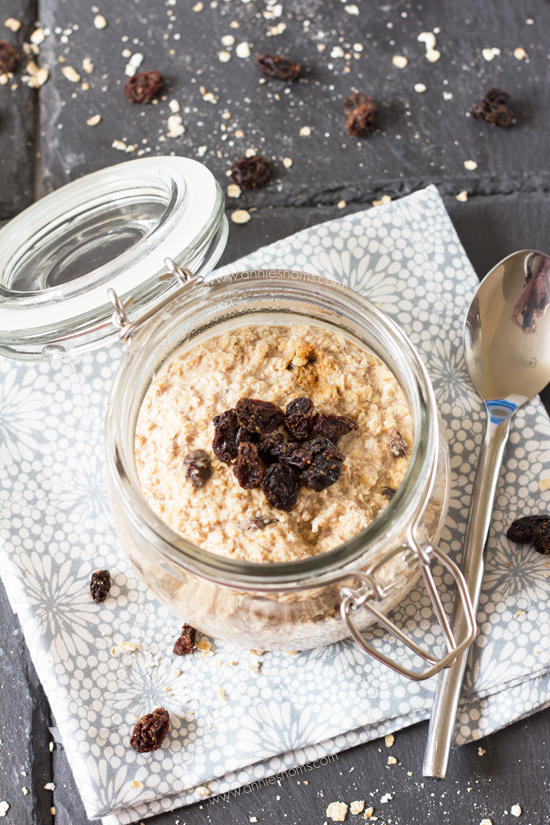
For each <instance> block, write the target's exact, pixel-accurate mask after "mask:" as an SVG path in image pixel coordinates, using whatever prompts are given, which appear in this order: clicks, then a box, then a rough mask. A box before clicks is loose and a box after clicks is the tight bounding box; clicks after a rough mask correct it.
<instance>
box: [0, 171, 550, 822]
mask: <svg viewBox="0 0 550 825" xmlns="http://www.w3.org/2000/svg"><path fill="white" fill-rule="evenodd" d="M266 266H268V267H274V268H284V269H300V270H305V271H308V272H313V273H317V274H319V275H323V276H328V277H331V278H335V279H336V280H338V281H342V282H343V283H345V284H347V285H348V286H350V287H352V288H353V289H355V290H358V291H359V292H361V293H362V294H363V295H365V296H367V297H368V298H370V299H371V300H372V301H374V302H375V303H376V304H378V305H380V306H381V307H382V308H383V309H384V310H385V311H386V312H387V313H388V314H389V315H391V316H392V317H393V318H394V319H395V320H396V321H397V322H398V323H399V324H400V325H401V326H402V327H403V328H404V329H405V330H406V332H407V333H408V335H409V336H410V338H411V340H412V342H413V344H415V345H416V347H417V348H418V350H419V352H420V354H421V356H422V358H423V359H424V361H425V363H426V365H427V367H428V370H429V373H430V376H431V378H432V381H433V384H434V388H435V393H436V396H437V400H438V403H439V408H440V410H441V413H442V416H443V419H444V422H445V427H446V431H447V436H448V439H449V442H450V446H451V455H452V499H451V505H450V510H449V516H448V519H447V524H446V527H445V529H444V533H443V537H442V540H441V545H442V547H443V549H444V550H446V551H448V552H449V553H450V554H451V556H452V557H453V558H454V559H455V560H459V559H460V555H461V547H462V541H463V536H464V531H465V524H466V519H467V514H468V506H469V501H470V495H471V490H472V481H473V477H474V471H475V466H476V460H477V455H478V452H479V446H480V444H481V440H482V435H483V422H484V413H483V409H482V404H481V402H480V400H479V398H478V397H477V395H476V394H475V392H474V391H473V389H472V388H471V385H470V382H469V379H468V375H467V372H466V369H465V365H464V361H463V357H462V349H461V338H462V323H463V318H464V314H465V311H466V308H467V306H468V304H469V301H470V298H471V296H472V293H473V292H474V290H475V288H476V286H477V278H476V275H475V273H474V271H473V269H472V266H471V264H470V263H469V261H468V259H467V257H466V254H465V252H464V250H463V248H462V246H461V244H460V242H459V240H458V237H457V235H456V233H455V230H454V228H453V226H452V224H451V221H450V220H449V217H448V215H447V212H446V210H445V207H444V206H443V203H442V201H441V199H440V197H439V195H438V193H437V190H436V189H435V188H434V187H432V186H431V187H428V188H427V189H425V190H423V191H421V192H416V193H415V194H413V195H409V196H408V197H405V198H403V199H402V200H399V201H396V202H393V203H390V204H387V205H384V206H379V207H376V208H374V209H371V210H369V211H367V212H360V213H357V214H355V215H351V216H349V217H345V218H342V219H339V220H335V221H331V222H329V223H326V224H322V225H320V226H315V227H313V228H311V229H307V230H305V231H303V232H299V233H298V234H296V235H293V236H292V237H289V238H286V239H284V240H282V241H279V242H277V243H275V244H272V245H271V246H268V247H265V248H264V249H261V250H258V251H257V252H255V253H254V254H252V255H249V256H247V257H246V258H244V259H242V260H240V261H238V262H237V263H235V265H234V266H231V267H227V268H225V269H224V270H223V271H219V272H218V274H225V273H226V272H229V271H232V270H233V271H235V270H237V269H238V270H246V269H258V268H261V267H266ZM121 352H122V350H121V346H120V345H111V346H108V347H104V348H103V349H99V350H97V351H96V352H94V353H92V354H88V355H85V356H81V357H78V358H75V359H71V360H68V361H64V362H54V363H40V364H26V363H18V362H14V361H9V360H5V359H2V360H0V439H1V446H0V507H1V525H0V528H1V533H0V570H1V575H2V579H3V581H4V584H5V585H6V588H7V591H8V594H9V597H10V600H11V604H12V606H13V608H14V610H15V611H16V612H17V614H18V616H19V618H20V620H21V624H22V626H23V630H24V633H25V638H26V641H27V644H28V646H29V648H30V651H31V654H32V657H33V660H34V663H35V665H36V669H37V671H38V673H39V675H40V678H41V679H42V682H43V684H44V688H45V690H46V693H47V695H48V698H49V701H50V703H51V706H52V710H53V713H54V715H55V718H56V721H57V725H58V729H59V732H60V736H61V739H62V742H63V746H64V747H65V749H66V751H67V754H68V758H69V760H70V762H71V765H72V768H73V770H74V774H75V777H76V781H77V783H78V786H79V788H80V791H81V794H82V797H83V800H84V804H85V807H86V811H87V813H88V816H89V817H91V818H92V819H93V818H101V817H103V819H104V823H106V825H107V824H108V825H121V823H130V822H135V821H136V820H138V819H143V818H145V817H147V816H149V815H152V814H154V813H158V812H160V811H164V810H170V809H173V808H176V807H179V806H181V805H185V804H189V803H190V802H194V801H197V800H198V799H200V798H201V794H205V793H210V794H211V795H213V794H219V793H224V792H227V791H229V790H230V789H233V788H236V787H240V786H243V785H245V784H247V783H251V782H253V781H255V780H258V779H259V778H262V777H266V776H269V775H272V774H275V773H277V772H280V771H284V770H287V769H290V768H293V767H296V766H298V765H302V764H305V763H307V762H311V761H314V760H316V759H320V758H323V757H326V756H327V755H329V754H332V753H335V752H337V751H340V750H343V749H345V748H348V747H351V746H352V745H357V744H359V743H360V742H365V741H367V740H369V739H374V738H376V737H379V736H382V735H384V734H386V733H389V732H391V731H395V730H397V729H399V728H402V727H405V726H407V725H410V724H412V723H414V722H417V721H419V720H421V719H426V718H427V717H428V716H429V712H430V706H431V702H432V697H433V691H434V686H435V679H432V680H431V681H429V682H425V683H420V684H417V683H411V682H409V681H407V680H405V679H404V678H402V677H399V676H397V675H396V674H394V673H392V672H391V671H389V670H387V669H386V668H384V667H383V666H381V665H379V664H377V663H376V662H374V661H371V660H370V659H368V658H366V657H365V656H364V655H363V654H362V653H361V652H360V651H359V650H358V649H357V648H356V647H355V646H354V645H353V644H352V643H351V642H348V641H346V642H341V643H339V644H336V645H332V646H329V647H325V648H320V649H317V650H311V651H307V652H303V653H300V654H297V655H289V654H285V653H266V654H265V655H263V656H262V657H261V659H262V664H261V667H260V670H259V673H255V672H254V670H253V669H250V668H249V667H248V665H249V664H251V663H253V662H255V661H256V660H257V659H258V657H257V656H255V655H253V654H252V653H250V652H249V651H248V650H243V649H240V648H237V647H234V646H232V645H230V644H227V643H221V642H217V641H215V640H212V642H213V648H214V654H213V655H211V656H203V655H201V653H200V652H195V653H194V654H193V655H192V656H185V657H175V656H173V655H172V646H173V643H174V638H175V637H176V636H177V635H178V634H179V630H180V623H179V622H178V620H177V619H175V618H174V617H173V616H172V615H171V614H170V613H169V612H168V610H167V609H166V608H165V607H163V606H161V605H160V604H159V603H158V602H157V601H156V599H155V598H154V597H153V596H152V595H151V594H150V593H149V592H148V591H147V589H146V588H145V587H144V585H143V584H142V583H141V581H140V580H139V579H138V577H137V575H136V574H135V573H134V571H133V568H132V567H131V566H130V564H129V562H128V561H127V559H126V557H125V555H124V553H123V552H122V550H121V549H120V547H119V545H118V542H117V539H116V536H115V533H114V529H113V523H112V519H111V515H110V512H109V504H108V499H107V490H106V481H105V466H104V457H103V456H104V446H103V421H104V414H105V408H106V402H107V395H108V392H109V388H110V385H111V381H112V378H113V375H114V373H115V370H116V368H117V364H118V362H119V359H120V356H121ZM549 477H550V421H549V419H548V416H547V415H546V413H545V411H544V409H543V407H542V404H541V402H540V401H539V400H538V399H537V400H535V401H534V402H532V403H531V404H529V405H527V406H526V407H525V408H523V409H521V410H519V412H518V413H517V414H516V417H515V419H514V424H513V430H512V434H511V438H510V444H509V446H508V449H507V452H506V457H505V466H504V468H503V471H502V473H501V477H500V482H499V488H498V495H497V502H496V509H495V513H494V518H493V529H492V532H491V538H490V542H489V556H488V563H487V573H486V576H485V581H484V586H483V592H482V595H481V601H480V608H479V612H478V622H479V627H480V633H479V636H478V638H477V640H476V642H475V645H474V647H473V650H472V654H471V667H470V668H469V671H468V675H467V677H466V684H465V697H464V698H463V700H462V702H461V707H460V712H459V717H458V722H457V726H456V729H455V741H456V743H457V744H461V743H463V742H467V741H469V740H472V739H476V738H478V737H481V736H484V735H485V734H487V733H490V732H491V731H494V730H497V729H498V728H500V727H502V726H504V725H507V724H509V723H510V722H512V721H514V720H516V719H518V718H521V717H522V716H526V715H527V714H529V713H532V712H533V711H534V710H537V709H539V708H541V707H544V706H546V705H548V704H550V680H549V678H548V674H549V670H550V607H549V603H550V602H549V596H550V579H549V576H550V564H549V562H548V561H547V560H546V559H545V557H544V556H540V555H538V554H537V553H535V552H534V551H533V550H532V549H531V548H529V547H522V548H520V547H518V546H516V545H514V544H511V543H510V542H509V541H508V540H507V539H506V536H505V531H506V525H507V524H509V523H510V522H511V521H512V520H513V519H514V518H516V517H519V516H521V515H527V514H529V513H538V512H543V511H545V510H546V511H548V510H549V508H550V483H548V481H547V482H546V483H545V481H544V480H545V479H547V480H548V478H549ZM98 568H107V569H109V570H111V572H112V575H113V588H112V590H111V595H110V597H109V598H108V599H107V601H106V602H105V603H104V604H103V605H97V604H94V603H93V602H92V601H91V599H90V596H89V581H90V576H91V573H92V572H93V570H95V569H98ZM435 572H436V578H437V580H438V582H440V583H441V579H442V577H443V571H442V569H441V568H439V569H437V568H436V570H435ZM450 598H451V596H450V595H448V596H447V599H450ZM430 616H431V614H430V610H429V608H428V601H427V596H426V597H425V596H424V591H423V590H422V589H421V588H420V587H419V588H418V589H417V590H414V591H413V592H412V593H411V594H410V595H409V597H408V598H407V599H406V600H405V601H404V602H403V603H402V604H401V605H400V607H399V609H398V610H397V612H396V615H395V618H396V621H397V622H398V623H399V622H406V621H407V620H408V619H410V618H411V617H413V618H414V621H415V622H417V623H418V626H419V628H420V629H421V631H422V633H423V634H426V636H425V638H428V639H429V640H431V641H432V642H434V643H435V642H437V639H438V631H437V629H436V625H435V623H434V624H433V627H432V626H430V625H431V621H432V620H431V618H430ZM373 632H374V633H375V635H377V636H378V637H379V642H378V643H380V640H382V642H383V644H384V650H385V651H386V652H392V653H393V655H395V656H398V657H401V658H402V661H404V662H408V663H409V665H410V664H411V660H410V657H409V656H408V653H407V652H406V651H405V649H403V650H399V645H398V644H397V642H395V641H393V640H391V639H390V638H389V637H388V638H387V639H383V633H382V632H381V631H373ZM231 662H238V664H237V665H233V664H231ZM220 663H221V664H220ZM180 671H181V672H180ZM220 689H222V690H223V696H222V695H221V694H220ZM224 697H225V698H224ZM158 706H163V707H166V708H167V709H168V710H169V712H170V715H171V720H172V730H171V732H170V734H169V735H168V737H167V739H166V741H165V744H164V746H163V747H162V749H161V750H159V751H157V752H156V753H151V754H144V755H138V754H137V753H135V751H133V750H132V749H131V748H129V747H128V740H129V736H130V732H131V730H132V727H133V725H134V723H135V720H136V717H139V716H142V715H143V714H144V713H147V712H150V711H152V710H153V709H154V708H156V707H158ZM327 708H330V709H331V710H330V714H327V712H326V709H327ZM133 780H136V781H137V782H138V783H142V784H141V785H140V786H139V787H131V782H132V781H133ZM197 788H198V791H197V790H196V789H197Z"/></svg>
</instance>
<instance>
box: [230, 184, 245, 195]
mask: <svg viewBox="0 0 550 825" xmlns="http://www.w3.org/2000/svg"><path fill="white" fill-rule="evenodd" d="M241 191H242V190H241V187H240V186H237V184H236V183H230V184H229V186H228V187H227V197H228V198H240V196H241Z"/></svg>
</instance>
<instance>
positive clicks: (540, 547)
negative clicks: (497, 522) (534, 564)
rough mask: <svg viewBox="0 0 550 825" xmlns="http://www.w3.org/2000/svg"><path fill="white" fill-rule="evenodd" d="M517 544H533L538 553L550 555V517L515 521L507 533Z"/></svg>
mask: <svg viewBox="0 0 550 825" xmlns="http://www.w3.org/2000/svg"><path fill="white" fill-rule="evenodd" d="M506 536H507V538H509V539H510V541H515V542H516V544H532V545H533V547H534V548H535V550H537V552H539V553H542V554H543V555H545V556H548V555H550V515H539V516H523V518H518V519H516V521H513V522H512V524H511V525H510V527H509V528H508V530H507V532H506Z"/></svg>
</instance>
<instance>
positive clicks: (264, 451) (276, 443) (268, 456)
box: [258, 433, 285, 465]
mask: <svg viewBox="0 0 550 825" xmlns="http://www.w3.org/2000/svg"><path fill="white" fill-rule="evenodd" d="M284 444H285V440H284V437H283V434H282V433H272V434H271V435H268V436H267V438H264V440H263V441H262V443H261V444H260V445H259V447H258V452H259V453H260V458H261V459H262V461H263V462H264V464H266V465H268V464H273V462H275V461H277V458H278V456H279V451H280V450H281V448H283V447H284Z"/></svg>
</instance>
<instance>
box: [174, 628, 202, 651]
mask: <svg viewBox="0 0 550 825" xmlns="http://www.w3.org/2000/svg"><path fill="white" fill-rule="evenodd" d="M196 635H197V631H196V630H195V628H194V627H191V625H190V624H184V625H183V627H182V629H181V636H180V637H179V639H176V641H175V642H174V655H176V656H184V655H185V654H186V653H192V652H193V650H194V648H195V636H196Z"/></svg>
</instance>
